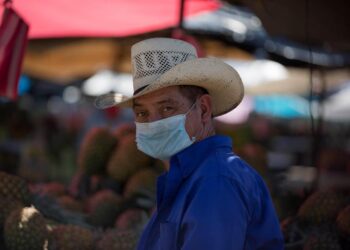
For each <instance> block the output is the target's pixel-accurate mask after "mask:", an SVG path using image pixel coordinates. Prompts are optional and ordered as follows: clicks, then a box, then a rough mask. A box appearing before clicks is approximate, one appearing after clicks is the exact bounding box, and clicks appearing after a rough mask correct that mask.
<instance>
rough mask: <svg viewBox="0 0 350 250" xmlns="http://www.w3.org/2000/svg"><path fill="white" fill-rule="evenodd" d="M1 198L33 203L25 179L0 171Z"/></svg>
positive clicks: (26, 203)
mask: <svg viewBox="0 0 350 250" xmlns="http://www.w3.org/2000/svg"><path fill="white" fill-rule="evenodd" d="M0 196H2V197H7V198H11V199H16V200H20V201H21V202H23V203H24V204H25V205H29V204H30V203H31V194H30V192H29V189H28V186H27V183H26V181H25V180H24V179H22V178H20V177H18V176H15V175H10V174H7V173H4V172H1V171H0Z"/></svg>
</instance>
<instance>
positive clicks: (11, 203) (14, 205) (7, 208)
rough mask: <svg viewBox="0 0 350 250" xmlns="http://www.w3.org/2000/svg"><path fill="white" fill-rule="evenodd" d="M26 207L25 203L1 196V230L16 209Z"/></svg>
mask: <svg viewBox="0 0 350 250" xmlns="http://www.w3.org/2000/svg"><path fill="white" fill-rule="evenodd" d="M22 207H24V205H23V203H22V202H21V201H19V200H16V199H11V198H8V197H1V196H0V230H1V229H2V228H3V226H4V223H5V220H6V218H7V216H8V215H9V214H10V213H11V212H12V211H13V210H16V209H19V208H22Z"/></svg>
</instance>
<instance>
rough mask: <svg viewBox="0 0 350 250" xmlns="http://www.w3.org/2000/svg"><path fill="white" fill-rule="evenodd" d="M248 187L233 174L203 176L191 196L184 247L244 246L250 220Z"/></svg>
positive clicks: (186, 249) (185, 249)
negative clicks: (240, 185)
mask: <svg viewBox="0 0 350 250" xmlns="http://www.w3.org/2000/svg"><path fill="white" fill-rule="evenodd" d="M249 213H250V212H249V204H248V199H247V195H246V194H245V193H244V190H243V189H242V188H241V187H239V185H238V184H236V183H234V181H232V180H231V179H229V178H225V177H219V176H218V177H210V178H207V179H205V180H202V181H201V182H200V183H199V185H198V188H197V190H194V192H193V197H191V198H190V201H189V204H188V207H187V210H186V212H185V214H184V217H183V220H182V223H181V230H180V239H179V241H180V249H182V250H193V249H201V250H206V249H208V250H209V249H210V250H212V249H220V250H226V249H227V250H228V249H230V250H232V249H237V250H239V249H243V248H244V244H245V238H246V237H245V236H246V231H247V227H248V223H249V220H250V215H249Z"/></svg>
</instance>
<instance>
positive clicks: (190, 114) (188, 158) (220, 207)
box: [96, 38, 283, 250]
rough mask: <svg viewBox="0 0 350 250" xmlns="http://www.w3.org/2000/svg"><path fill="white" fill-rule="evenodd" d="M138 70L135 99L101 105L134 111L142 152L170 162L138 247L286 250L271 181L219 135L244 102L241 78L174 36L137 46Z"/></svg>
mask: <svg viewBox="0 0 350 250" xmlns="http://www.w3.org/2000/svg"><path fill="white" fill-rule="evenodd" d="M132 65H133V83H134V90H135V91H134V95H133V97H131V98H126V97H124V96H121V95H119V94H109V95H106V96H101V97H99V98H98V99H97V100H96V105H97V106H98V107H108V106H111V105H119V106H129V107H132V108H133V110H134V113H135V120H136V142H137V146H138V148H139V149H140V150H141V151H143V152H145V153H146V154H148V155H150V156H152V157H155V158H158V159H162V160H167V161H169V162H170V167H169V169H168V171H166V172H165V173H164V174H162V175H161V176H160V177H158V180H157V209H156V211H155V213H154V214H153V216H152V218H151V220H150V221H149V223H148V224H147V226H146V228H145V230H144V232H143V235H142V237H141V239H140V242H139V245H138V249H140V250H141V249H142V250H143V249H147V250H148V249H150V250H153V249H161V250H172V249H184V250H206V249H208V250H226V249H227V250H228V249H249V250H250V249H269V250H274V249H283V239H282V235H281V232H280V228H279V223H278V219H277V216H276V213H275V210H274V207H273V204H272V202H271V198H270V196H269V192H268V190H267V188H266V186H265V184H264V182H263V180H262V179H261V178H260V177H259V175H258V174H257V173H256V172H255V171H254V170H253V169H252V168H251V167H250V166H248V165H247V164H246V163H245V162H244V161H242V160H241V159H240V158H239V157H238V156H236V155H235V154H234V153H233V152H232V145H231V141H230V139H229V138H228V137H225V136H217V135H215V130H214V124H213V117H215V116H218V115H221V114H224V113H226V112H229V111H230V110H232V109H234V108H235V107H236V106H237V105H238V104H239V103H240V102H241V100H242V97H243V94H244V91H243V84H242V82H241V79H240V77H239V75H238V74H237V72H236V71H235V70H234V69H233V68H232V67H230V66H229V65H227V64H225V63H224V62H222V61H220V60H218V59H214V58H197V55H196V50H195V48H194V47H193V46H192V45H190V44H188V43H186V42H183V41H180V40H175V39H168V38H153V39H148V40H144V41H141V42H139V43H137V44H135V45H134V46H133V47H132Z"/></svg>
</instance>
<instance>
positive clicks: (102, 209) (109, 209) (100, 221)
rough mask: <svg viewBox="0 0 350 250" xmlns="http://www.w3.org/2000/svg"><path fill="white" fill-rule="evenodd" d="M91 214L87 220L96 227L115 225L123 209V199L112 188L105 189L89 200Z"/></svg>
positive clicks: (88, 207)
mask: <svg viewBox="0 0 350 250" xmlns="http://www.w3.org/2000/svg"><path fill="white" fill-rule="evenodd" d="M87 203H88V205H87V210H88V211H89V216H88V218H87V221H88V222H89V223H90V224H92V225H94V226H96V227H102V228H107V227H113V226H114V221H115V220H116V218H117V216H118V214H119V213H120V210H121V204H122V199H121V197H120V196H118V195H117V194H115V193H114V192H113V191H111V190H103V191H100V192H98V193H96V194H95V195H94V196H92V197H91V198H90V199H89V201H88V202H87Z"/></svg>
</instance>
